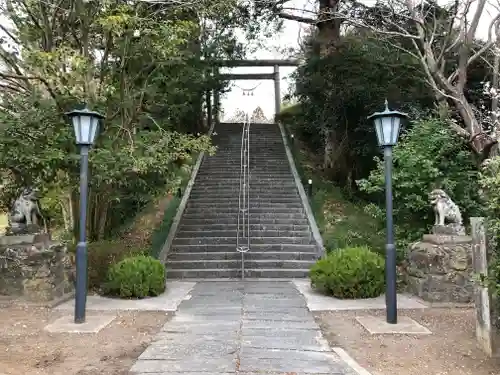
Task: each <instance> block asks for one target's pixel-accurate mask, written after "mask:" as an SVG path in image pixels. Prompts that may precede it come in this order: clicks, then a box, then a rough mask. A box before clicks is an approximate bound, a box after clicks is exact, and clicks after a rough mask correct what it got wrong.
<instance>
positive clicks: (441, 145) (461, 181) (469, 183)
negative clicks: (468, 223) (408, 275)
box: [358, 117, 481, 249]
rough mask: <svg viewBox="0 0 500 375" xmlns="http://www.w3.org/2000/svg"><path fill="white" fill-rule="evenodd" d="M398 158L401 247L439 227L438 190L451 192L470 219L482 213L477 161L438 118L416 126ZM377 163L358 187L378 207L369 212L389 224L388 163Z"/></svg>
mask: <svg viewBox="0 0 500 375" xmlns="http://www.w3.org/2000/svg"><path fill="white" fill-rule="evenodd" d="M393 159H394V166H393V194H394V222H395V224H396V229H397V239H398V240H399V246H398V248H400V249H404V248H405V245H406V243H407V242H408V241H410V240H416V239H418V238H420V236H421V235H422V234H423V233H424V232H426V231H427V230H428V229H429V226H430V225H431V224H432V223H433V214H432V210H431V207H430V205H429V199H428V194H429V193H430V192H431V190H433V189H437V188H439V189H443V190H445V191H446V192H447V193H448V194H449V195H450V197H451V198H452V199H453V200H454V201H455V202H456V203H457V205H458V206H459V207H460V209H461V210H462V212H463V213H464V217H465V218H467V217H470V216H477V215H478V214H479V213H480V209H481V207H480V205H478V201H479V196H478V192H479V180H478V178H479V174H478V170H477V167H476V162H475V159H474V156H473V154H472V153H471V152H470V150H469V149H468V148H467V147H466V145H465V144H464V142H463V140H462V139H461V138H460V137H459V136H458V135H457V134H456V133H455V132H453V131H452V130H451V129H450V125H449V124H448V123H447V122H446V121H443V120H439V119H437V118H433V117H426V118H423V119H421V120H417V121H415V122H414V124H413V127H412V128H411V129H410V130H409V131H408V132H406V133H405V134H403V135H402V136H401V137H400V141H399V142H398V144H397V145H396V146H395V147H394V154H393ZM375 161H376V163H377V167H376V168H375V169H374V170H373V171H372V172H371V173H370V176H369V177H368V178H367V179H362V180H360V181H358V184H359V187H360V189H361V190H362V191H363V192H366V193H369V194H371V195H372V198H373V199H374V201H375V202H378V204H371V205H369V206H367V208H366V210H367V212H369V213H370V214H371V215H373V216H374V217H376V218H378V219H379V220H380V221H381V223H382V222H383V221H384V220H385V209H384V207H385V205H384V200H383V199H384V164H383V160H382V159H380V158H379V157H376V158H375Z"/></svg>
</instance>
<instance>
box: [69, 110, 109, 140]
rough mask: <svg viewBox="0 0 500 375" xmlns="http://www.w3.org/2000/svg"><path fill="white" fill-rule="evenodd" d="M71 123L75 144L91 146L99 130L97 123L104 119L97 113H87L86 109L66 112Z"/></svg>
mask: <svg viewBox="0 0 500 375" xmlns="http://www.w3.org/2000/svg"><path fill="white" fill-rule="evenodd" d="M66 115H68V116H69V117H70V118H71V122H72V123H73V129H74V131H75V138H76V144H79V145H87V146H91V145H93V144H94V141H95V137H96V135H97V132H98V129H99V121H100V120H101V119H103V118H104V116H102V115H100V114H99V113H97V112H92V111H89V110H88V109H87V108H84V109H82V110H74V111H71V112H67V113H66Z"/></svg>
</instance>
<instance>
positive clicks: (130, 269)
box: [103, 255, 165, 298]
mask: <svg viewBox="0 0 500 375" xmlns="http://www.w3.org/2000/svg"><path fill="white" fill-rule="evenodd" d="M103 291H104V293H105V294H108V295H115V296H120V297H122V298H133V297H135V298H144V297H148V296H157V295H159V294H161V293H163V292H164V291H165V266H164V265H163V264H162V263H161V262H160V261H159V260H157V259H155V258H152V257H150V256H145V255H138V256H133V257H130V258H125V259H123V260H122V261H120V262H118V263H116V264H114V265H113V266H111V267H110V268H109V270H108V277H107V282H106V283H105V284H104V286H103Z"/></svg>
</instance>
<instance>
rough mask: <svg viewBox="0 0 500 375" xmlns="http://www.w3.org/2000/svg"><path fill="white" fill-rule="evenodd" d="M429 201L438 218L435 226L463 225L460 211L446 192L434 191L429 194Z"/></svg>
mask: <svg viewBox="0 0 500 375" xmlns="http://www.w3.org/2000/svg"><path fill="white" fill-rule="evenodd" d="M429 200H430V203H431V205H432V208H433V209H434V214H435V218H436V220H435V222H434V225H446V224H457V225H460V226H461V225H463V221H462V214H461V213H460V209H459V208H458V206H457V205H456V204H455V202H453V201H452V200H451V198H450V197H449V196H448V194H446V192H445V191H444V190H441V189H434V190H433V191H431V193H430V194H429Z"/></svg>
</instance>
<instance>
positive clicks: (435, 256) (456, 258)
mask: <svg viewBox="0 0 500 375" xmlns="http://www.w3.org/2000/svg"><path fill="white" fill-rule="evenodd" d="M462 233H465V231H464V230H463V227H462V226H459V227H458V226H457V227H453V228H452V227H451V226H448V225H445V226H434V228H433V234H426V235H424V236H423V239H422V241H420V242H416V243H414V244H412V245H411V246H410V250H409V253H408V257H407V265H406V266H407V268H406V281H407V285H408V291H409V292H410V293H413V294H414V295H416V296H418V297H420V298H422V299H423V300H424V301H428V302H458V303H469V302H472V301H473V298H474V279H473V267H472V238H471V237H470V236H466V235H465V234H462Z"/></svg>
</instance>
